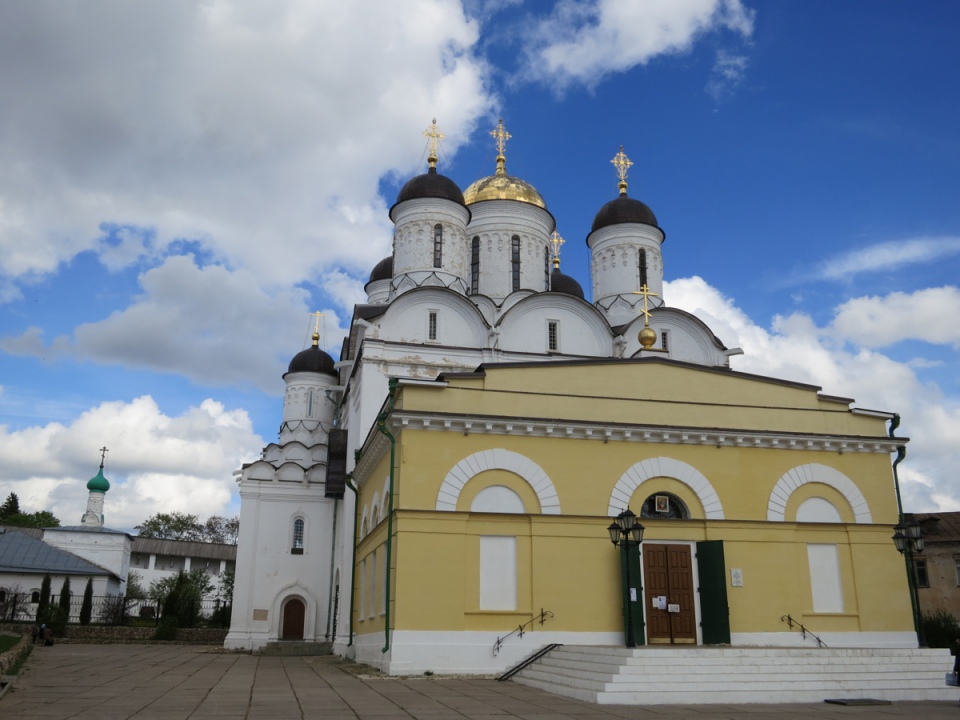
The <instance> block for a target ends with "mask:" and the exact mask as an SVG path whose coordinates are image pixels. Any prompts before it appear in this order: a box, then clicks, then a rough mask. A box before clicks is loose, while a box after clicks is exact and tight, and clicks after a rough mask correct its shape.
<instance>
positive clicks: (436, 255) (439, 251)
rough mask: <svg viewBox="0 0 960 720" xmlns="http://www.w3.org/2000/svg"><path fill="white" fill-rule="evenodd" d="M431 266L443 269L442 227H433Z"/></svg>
mask: <svg viewBox="0 0 960 720" xmlns="http://www.w3.org/2000/svg"><path fill="white" fill-rule="evenodd" d="M433 266H434V267H435V268H438V267H443V225H441V224H440V223H437V224H436V225H434V226H433Z"/></svg>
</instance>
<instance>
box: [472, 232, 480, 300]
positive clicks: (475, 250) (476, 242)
mask: <svg viewBox="0 0 960 720" xmlns="http://www.w3.org/2000/svg"><path fill="white" fill-rule="evenodd" d="M478 292H480V238H479V237H475V238H474V239H473V242H472V243H471V247H470V294H471V295H476V294H477V293H478Z"/></svg>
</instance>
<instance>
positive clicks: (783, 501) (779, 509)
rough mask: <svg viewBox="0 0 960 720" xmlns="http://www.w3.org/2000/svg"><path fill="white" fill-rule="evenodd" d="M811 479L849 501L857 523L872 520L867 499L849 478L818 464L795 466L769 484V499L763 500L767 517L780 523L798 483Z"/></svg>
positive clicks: (808, 481) (866, 522)
mask: <svg viewBox="0 0 960 720" xmlns="http://www.w3.org/2000/svg"><path fill="white" fill-rule="evenodd" d="M812 482H816V483H823V484H824V485H829V486H830V487H832V488H833V489H834V490H836V491H837V492H839V493H840V494H841V495H843V496H844V497H845V498H846V499H847V502H848V503H850V507H851V508H852V509H853V517H854V520H855V521H856V522H857V523H862V524H869V523H872V522H873V516H872V515H871V514H870V508H869V506H868V505H867V499H866V498H865V497H864V496H863V494H862V493H861V492H860V489H859V488H858V487H857V486H856V484H855V483H854V482H853V480H851V479H850V478H848V477H847V476H846V475H844V474H843V473H842V472H840V471H839V470H837V469H835V468H832V467H829V466H827V465H820V464H819V463H810V464H808V465H797V467H795V468H793V469H792V470H788V471H787V472H786V473H784V475H783V477H781V478H780V479H779V480H777V484H776V485H774V486H773V491H772V492H771V493H770V501H769V502H768V503H767V520H769V521H771V522H783V520H784V512H786V509H787V501H789V500H790V496H791V495H792V494H793V493H794V491H795V490H796V489H797V488H799V487H800V486H801V485H806V484H807V483H812Z"/></svg>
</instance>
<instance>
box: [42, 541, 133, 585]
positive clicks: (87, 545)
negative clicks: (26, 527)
mask: <svg viewBox="0 0 960 720" xmlns="http://www.w3.org/2000/svg"><path fill="white" fill-rule="evenodd" d="M43 541H44V542H46V543H48V544H50V545H53V546H54V547H58V548H60V549H61V550H66V551H67V552H70V553H73V554H74V555H78V556H79V557H82V558H83V559H84V560H87V561H89V562H92V563H93V564H94V565H98V566H100V567H102V568H103V569H105V570H108V571H109V572H112V573H113V574H114V575H116V576H117V577H119V578H122V581H121V583H120V586H119V588H118V592H121V593H126V591H127V572H128V571H129V569H130V536H129V535H127V534H125V533H115V532H110V533H105V532H96V531H90V530H88V531H75V530H65V529H57V528H53V529H49V530H44V531H43Z"/></svg>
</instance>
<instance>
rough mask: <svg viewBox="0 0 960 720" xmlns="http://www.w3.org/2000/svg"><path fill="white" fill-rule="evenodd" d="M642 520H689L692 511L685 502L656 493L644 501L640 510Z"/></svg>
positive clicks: (667, 494) (673, 496) (671, 496)
mask: <svg viewBox="0 0 960 720" xmlns="http://www.w3.org/2000/svg"><path fill="white" fill-rule="evenodd" d="M640 517H642V518H660V519H663V520H687V519H689V518H690V511H689V510H687V506H686V505H684V504H683V500H681V499H680V498H678V497H677V496H676V495H671V494H670V493H655V494H654V495H651V496H650V497H648V498H647V499H646V500H644V501H643V506H642V507H641V508H640Z"/></svg>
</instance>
